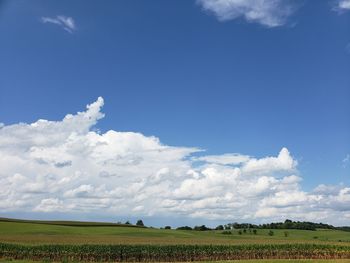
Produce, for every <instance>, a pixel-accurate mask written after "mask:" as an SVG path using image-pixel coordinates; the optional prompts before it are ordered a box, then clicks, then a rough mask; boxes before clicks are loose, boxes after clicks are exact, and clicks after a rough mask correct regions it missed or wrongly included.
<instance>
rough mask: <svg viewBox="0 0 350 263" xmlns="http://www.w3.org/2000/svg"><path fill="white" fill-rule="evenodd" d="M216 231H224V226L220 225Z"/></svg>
mask: <svg viewBox="0 0 350 263" xmlns="http://www.w3.org/2000/svg"><path fill="white" fill-rule="evenodd" d="M215 229H216V230H224V226H223V225H218V226H217V227H216V228H215Z"/></svg>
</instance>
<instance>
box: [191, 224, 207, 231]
mask: <svg viewBox="0 0 350 263" xmlns="http://www.w3.org/2000/svg"><path fill="white" fill-rule="evenodd" d="M193 230H197V231H206V230H210V228H208V227H206V226H205V225H201V226H195V227H194V228H193Z"/></svg>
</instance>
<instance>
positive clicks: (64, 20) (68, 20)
mask: <svg viewBox="0 0 350 263" xmlns="http://www.w3.org/2000/svg"><path fill="white" fill-rule="evenodd" d="M41 21H42V22H43V23H44V24H45V23H51V24H55V25H58V26H60V27H61V28H63V29H64V30H66V31H67V32H69V33H71V34H72V33H73V32H74V31H76V30H77V27H76V25H75V21H74V19H73V18H72V17H68V16H62V15H61V16H56V17H41Z"/></svg>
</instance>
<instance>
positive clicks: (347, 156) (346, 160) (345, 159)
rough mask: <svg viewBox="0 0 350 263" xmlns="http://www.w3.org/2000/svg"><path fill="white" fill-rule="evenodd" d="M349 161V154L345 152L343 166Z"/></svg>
mask: <svg viewBox="0 0 350 263" xmlns="http://www.w3.org/2000/svg"><path fill="white" fill-rule="evenodd" d="M349 163H350V154H347V155H346V156H345V158H344V159H343V167H344V168H345V167H347V166H348V165H349Z"/></svg>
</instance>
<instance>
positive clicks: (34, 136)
mask: <svg viewBox="0 0 350 263" xmlns="http://www.w3.org/2000/svg"><path fill="white" fill-rule="evenodd" d="M103 104H104V101H103V99H102V98H98V99H97V101H96V102H94V103H92V104H90V105H87V108H86V110H85V111H83V112H78V113H77V114H75V115H71V114H68V115H66V116H65V117H64V119H63V120H61V121H48V120H41V119H40V120H38V121H36V122H34V123H31V124H25V123H19V124H14V125H0V167H1V170H0V199H1V202H0V211H3V212H13V211H17V212H37V213H48V212H65V213H67V214H68V215H69V214H70V213H86V214H93V213H95V214H97V213H98V214H107V213H110V214H113V215H130V214H132V215H135V216H174V215H176V216H179V217H184V218H185V217H186V218H201V219H206V220H243V221H248V220H255V221H259V220H260V221H261V220H283V219H285V218H291V219H300V220H314V221H324V222H331V223H336V224H345V223H349V221H350V188H349V187H345V186H343V185H340V186H327V185H320V186H318V187H317V188H316V189H314V190H313V191H310V192H306V191H303V190H302V189H301V186H300V182H301V180H302V178H301V177H300V175H299V172H298V170H297V167H298V163H297V161H296V160H295V159H294V158H293V157H292V156H291V154H290V152H289V151H288V149H286V148H282V149H281V151H280V152H279V153H278V154H277V156H268V157H264V158H254V157H252V156H248V155H240V154H223V155H209V156H206V155H205V153H203V152H202V151H201V150H200V149H198V148H189V147H176V146H168V145H164V144H162V143H161V142H160V140H159V139H158V138H156V137H147V136H144V135H143V134H141V133H136V132H118V131H114V130H109V131H107V132H105V133H99V132H96V131H94V129H93V128H94V126H95V125H96V124H97V122H98V120H100V119H101V118H103V117H104V114H103V113H102V112H101V108H102V106H103ZM194 153H197V154H196V155H198V154H202V156H200V157H194V156H193V154H194Z"/></svg>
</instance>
